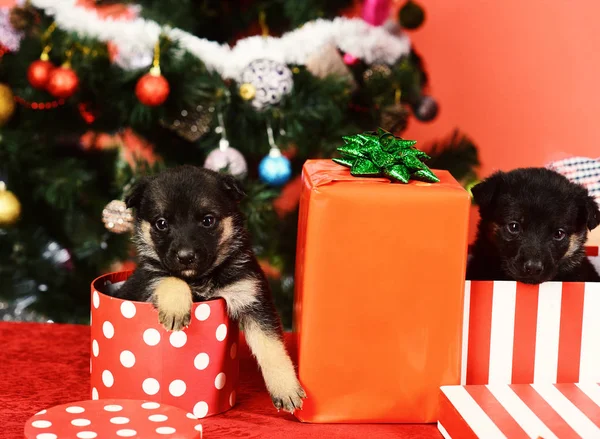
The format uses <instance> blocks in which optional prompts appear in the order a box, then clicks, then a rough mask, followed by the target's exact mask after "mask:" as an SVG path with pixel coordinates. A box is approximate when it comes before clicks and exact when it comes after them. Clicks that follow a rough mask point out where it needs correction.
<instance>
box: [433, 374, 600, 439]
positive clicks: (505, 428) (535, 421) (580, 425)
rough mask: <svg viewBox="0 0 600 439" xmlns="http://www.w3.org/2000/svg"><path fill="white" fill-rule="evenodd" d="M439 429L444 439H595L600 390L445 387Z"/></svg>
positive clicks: (561, 386)
mask: <svg viewBox="0 0 600 439" xmlns="http://www.w3.org/2000/svg"><path fill="white" fill-rule="evenodd" d="M438 428H439V430H440V432H441V433H442V436H444V438H445V439H473V438H481V439H522V438H533V439H540V438H543V439H576V438H577V439H579V438H583V439H597V438H600V386H598V384H594V383H588V384H572V383H571V384H514V385H506V384H498V385H488V386H445V387H442V388H441V394H440V415H439V421H438Z"/></svg>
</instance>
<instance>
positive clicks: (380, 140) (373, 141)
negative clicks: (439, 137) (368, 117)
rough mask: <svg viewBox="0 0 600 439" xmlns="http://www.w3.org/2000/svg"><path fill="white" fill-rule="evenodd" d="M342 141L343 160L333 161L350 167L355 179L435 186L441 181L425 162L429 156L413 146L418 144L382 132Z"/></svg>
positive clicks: (350, 137) (364, 134)
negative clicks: (379, 177) (376, 179)
mask: <svg viewBox="0 0 600 439" xmlns="http://www.w3.org/2000/svg"><path fill="white" fill-rule="evenodd" d="M342 138H343V139H344V142H346V144H345V145H344V146H340V147H339V148H338V149H337V150H338V151H339V152H340V154H341V155H342V157H341V158H335V159H333V161H334V162H336V163H338V164H340V165H344V166H348V167H349V168H350V173H351V174H352V175H353V176H355V177H378V176H385V177H387V178H389V179H395V180H399V181H401V182H402V183H408V181H409V180H410V179H411V178H413V179H419V180H424V181H428V182H432V183H437V182H438V181H440V179H439V178H437V177H436V175H435V174H434V173H433V172H431V169H429V168H428V167H427V165H426V164H424V163H423V162H422V160H427V159H429V156H428V155H427V154H425V153H424V152H423V151H419V150H418V149H417V148H415V147H414V146H413V145H414V144H415V143H417V141H416V140H404V139H401V138H400V137H395V136H394V135H393V134H392V133H388V132H387V131H385V130H383V129H381V128H379V129H378V130H377V132H376V133H374V132H366V133H363V134H355V135H353V136H344V137H342Z"/></svg>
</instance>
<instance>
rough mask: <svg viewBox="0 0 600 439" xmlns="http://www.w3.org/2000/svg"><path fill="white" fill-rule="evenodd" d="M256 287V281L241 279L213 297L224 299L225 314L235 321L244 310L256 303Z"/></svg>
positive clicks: (218, 291)
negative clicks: (225, 305)
mask: <svg viewBox="0 0 600 439" xmlns="http://www.w3.org/2000/svg"><path fill="white" fill-rule="evenodd" d="M258 286H259V285H258V280H256V279H252V278H247V279H242V280H239V281H237V282H234V283H232V284H229V285H227V286H226V287H225V288H221V289H220V290H217V291H216V292H215V295H216V296H219V297H222V298H223V299H225V301H226V302H227V312H228V313H229V315H230V316H231V317H232V318H234V319H237V318H239V315H240V313H241V312H242V311H243V310H244V309H245V308H248V307H249V306H251V305H252V304H253V303H256V302H257V301H258V299H257V298H256V293H257V291H258Z"/></svg>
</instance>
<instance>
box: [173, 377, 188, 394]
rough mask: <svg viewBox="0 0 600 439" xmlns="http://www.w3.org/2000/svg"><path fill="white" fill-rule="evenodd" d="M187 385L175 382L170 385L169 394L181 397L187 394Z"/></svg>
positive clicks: (179, 381) (178, 381)
mask: <svg viewBox="0 0 600 439" xmlns="http://www.w3.org/2000/svg"><path fill="white" fill-rule="evenodd" d="M185 389H186V385H185V383H184V382H183V381H182V380H175V381H172V382H171V384H169V393H170V394H171V395H173V396H181V395H183V394H184V393H185Z"/></svg>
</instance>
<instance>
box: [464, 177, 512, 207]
mask: <svg viewBox="0 0 600 439" xmlns="http://www.w3.org/2000/svg"><path fill="white" fill-rule="evenodd" d="M503 181H504V172H496V173H495V174H493V175H491V176H490V177H488V178H486V179H485V180H483V181H482V182H481V183H478V184H476V185H475V186H473V187H472V188H471V193H472V194H473V198H474V199H475V203H476V204H477V205H478V206H479V209H480V210H486V209H487V208H489V207H490V206H491V205H492V203H493V202H494V198H496V194H498V192H499V190H500V188H501V186H502V183H503Z"/></svg>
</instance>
